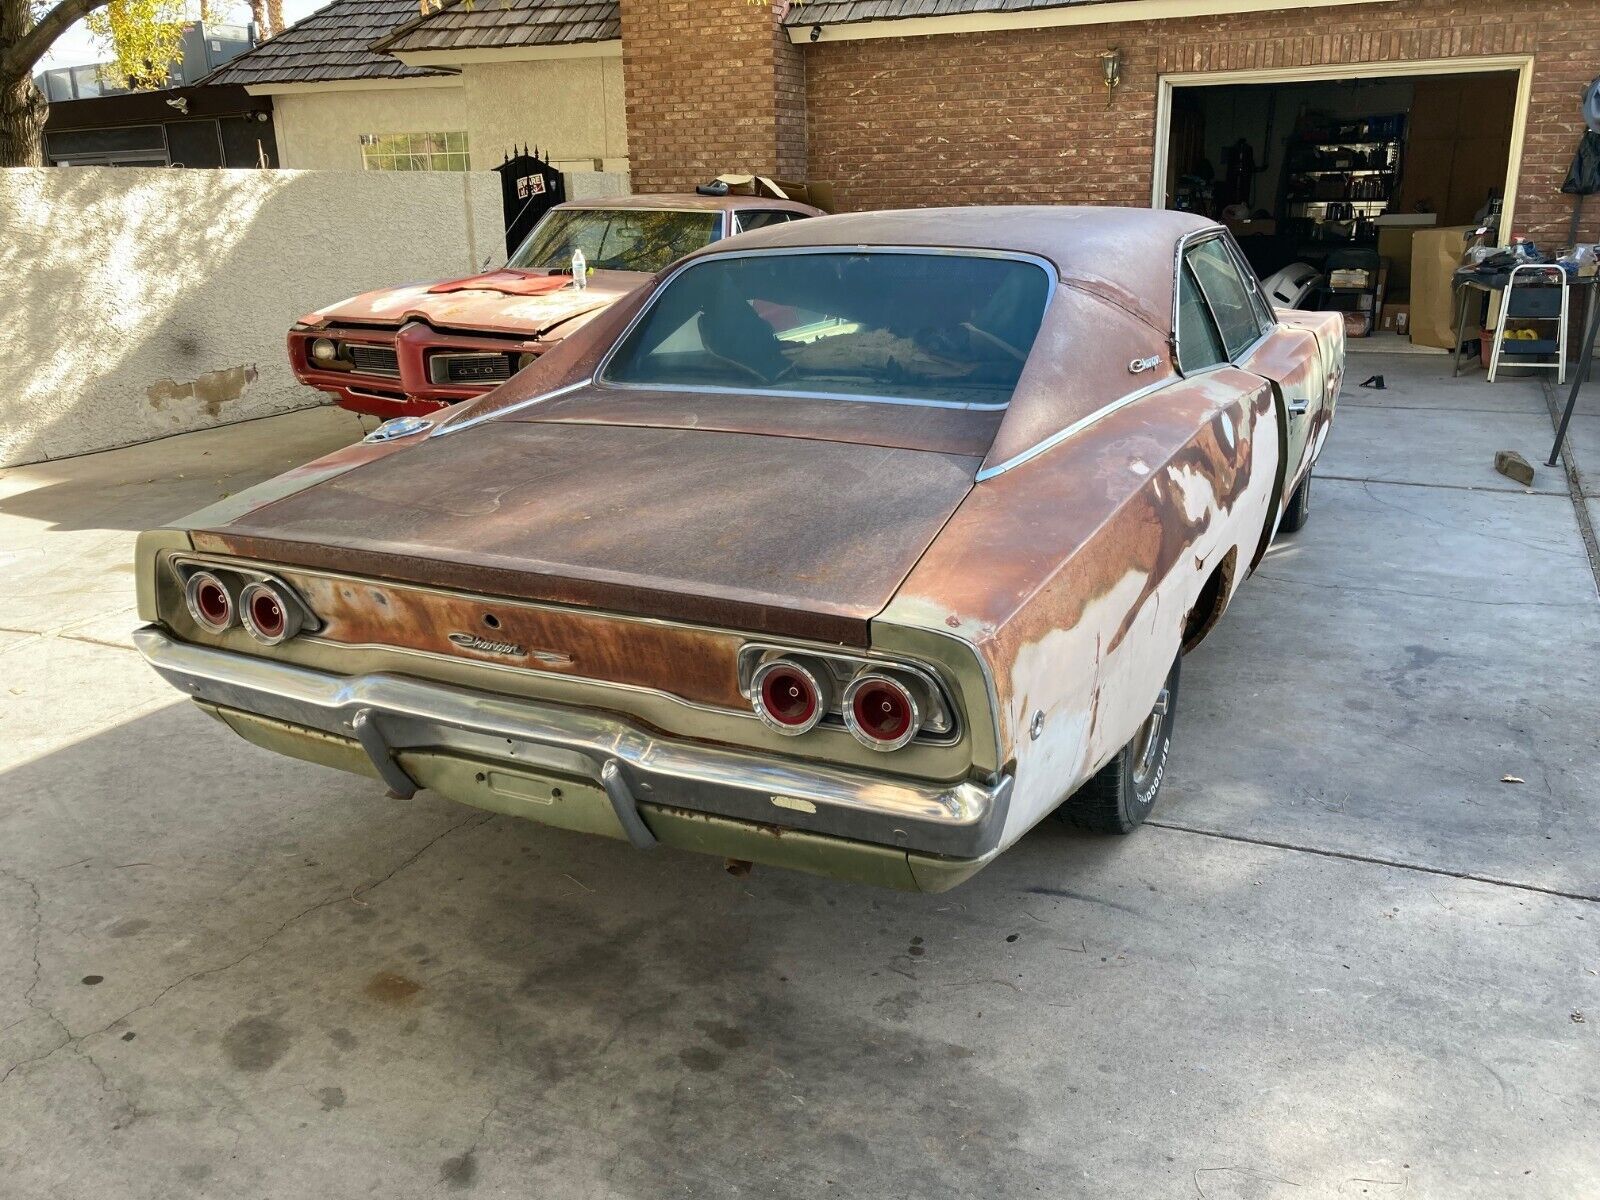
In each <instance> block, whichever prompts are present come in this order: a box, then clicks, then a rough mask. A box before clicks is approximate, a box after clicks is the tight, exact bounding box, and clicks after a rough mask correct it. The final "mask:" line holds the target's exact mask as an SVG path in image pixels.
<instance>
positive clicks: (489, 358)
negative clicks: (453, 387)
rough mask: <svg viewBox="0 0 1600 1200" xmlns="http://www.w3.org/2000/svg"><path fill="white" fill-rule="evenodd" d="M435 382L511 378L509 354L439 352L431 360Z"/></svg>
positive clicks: (497, 381) (468, 381) (485, 381)
mask: <svg viewBox="0 0 1600 1200" xmlns="http://www.w3.org/2000/svg"><path fill="white" fill-rule="evenodd" d="M432 374H433V381H434V382H435V383H501V382H503V381H504V380H507V379H510V378H511V356H510V355H509V354H440V355H437V356H436V357H435V358H434V360H433V372H432Z"/></svg>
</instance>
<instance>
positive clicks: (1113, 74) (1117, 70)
mask: <svg viewBox="0 0 1600 1200" xmlns="http://www.w3.org/2000/svg"><path fill="white" fill-rule="evenodd" d="M1100 70H1101V73H1102V74H1104V75H1105V80H1106V107H1107V108H1110V107H1111V97H1112V95H1113V94H1114V93H1115V92H1116V90H1117V85H1118V84H1119V83H1121V82H1122V51H1121V50H1118V49H1117V48H1116V47H1115V46H1113V47H1112V48H1111V49H1110V50H1102V51H1101V52H1100Z"/></svg>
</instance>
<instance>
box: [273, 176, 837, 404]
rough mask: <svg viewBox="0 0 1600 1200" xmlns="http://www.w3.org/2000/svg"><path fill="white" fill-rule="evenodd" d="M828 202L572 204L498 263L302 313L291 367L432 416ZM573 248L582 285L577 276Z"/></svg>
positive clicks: (741, 199) (696, 198)
mask: <svg viewBox="0 0 1600 1200" xmlns="http://www.w3.org/2000/svg"><path fill="white" fill-rule="evenodd" d="M820 211H821V210H820V209H816V208H812V207H811V206H810V205H808V204H799V203H796V202H794V201H792V200H779V199H771V198H768V197H765V196H748V195H725V196H703V195H700V194H698V193H691V194H689V195H660V196H613V197H609V198H607V199H603V200H572V201H568V202H567V203H565V204H558V205H556V206H555V207H554V208H552V209H551V210H550V211H549V212H547V213H546V214H545V215H544V216H543V217H542V218H541V219H540V221H539V223H538V224H537V225H535V226H534V227H533V229H532V230H531V231H530V232H529V234H528V236H527V238H526V239H524V241H523V243H522V245H520V246H518V247H517V249H516V251H515V252H514V253H513V254H512V255H511V257H510V259H509V260H508V261H507V262H506V265H505V266H503V267H501V268H500V269H499V270H496V271H485V272H483V273H482V274H479V275H470V276H468V277H466V278H464V279H446V280H444V281H442V282H440V283H416V284H407V285H406V286H404V287H394V288H381V289H379V290H378V291H375V292H366V293H363V294H362V295H360V296H354V297H352V298H351V299H349V300H342V301H340V302H339V303H338V304H330V305H329V306H328V307H326V308H320V309H318V310H317V311H316V312H314V313H308V314H307V315H306V316H303V317H301V318H300V319H299V320H298V321H296V322H295V324H294V327H293V328H292V329H291V330H290V331H289V365H290V367H291V368H292V369H293V370H294V373H295V378H297V379H298V380H300V382H301V383H303V384H306V385H307V386H309V387H314V388H318V389H320V390H322V391H324V392H327V393H328V394H329V395H331V396H332V397H333V398H334V400H335V402H336V403H338V404H339V405H340V406H341V407H343V408H348V409H350V410H351V411H352V412H358V413H365V414H367V415H370V416H375V417H398V416H404V415H407V414H411V415H416V414H422V413H431V412H436V411H437V410H439V409H441V408H446V407H448V406H449V405H452V404H458V403H460V402H461V401H463V400H471V399H474V398H475V397H478V396H481V395H483V394H484V393H485V392H487V391H489V390H490V389H492V388H495V387H498V386H499V385H500V384H501V383H503V382H505V381H506V380H507V379H510V378H511V376H512V375H514V374H516V373H517V372H518V371H520V370H522V369H523V368H524V367H526V366H527V365H528V364H529V363H531V362H533V361H534V360H535V359H537V358H538V357H539V356H540V355H541V354H544V353H545V352H546V351H547V350H549V349H550V348H551V347H552V346H554V345H556V344H557V343H559V342H560V341H561V339H562V338H564V337H567V336H569V335H570V334H572V333H575V332H576V331H577V330H579V329H581V328H583V326H584V323H585V322H587V321H590V320H592V319H593V318H594V317H595V316H596V315H597V314H599V313H600V312H602V311H604V310H605V308H606V307H607V306H608V305H610V304H614V303H616V301H617V300H619V299H620V298H621V297H623V296H626V295H627V294H628V293H629V292H631V291H632V290H633V289H634V288H636V287H638V286H639V285H640V284H642V283H645V282H647V281H648V280H649V278H650V276H651V275H653V274H654V273H655V272H657V271H659V270H661V268H662V267H665V266H666V265H667V264H668V263H670V262H672V261H673V260H674V259H678V258H682V257H683V256H684V255H685V254H688V253H689V252H690V251H691V250H698V249H699V248H700V247H702V246H705V245H707V244H709V243H711V242H715V241H718V240H720V239H721V238H725V237H732V236H733V235H734V234H736V233H743V232H746V231H748V230H752V229H763V228H765V227H766V226H768V225H777V224H782V223H783V222H785V221H798V220H800V219H802V218H805V217H814V216H816V215H817V214H818V213H819V212H820ZM578 250H581V251H582V252H583V255H584V259H585V261H586V263H587V265H588V271H587V273H586V274H585V276H584V278H583V279H582V280H575V279H574V278H573V275H572V256H573V252H574V251H578Z"/></svg>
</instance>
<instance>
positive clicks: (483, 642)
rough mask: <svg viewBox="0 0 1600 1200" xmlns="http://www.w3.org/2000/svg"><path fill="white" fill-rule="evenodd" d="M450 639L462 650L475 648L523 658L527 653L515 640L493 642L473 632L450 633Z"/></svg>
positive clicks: (484, 652)
mask: <svg viewBox="0 0 1600 1200" xmlns="http://www.w3.org/2000/svg"><path fill="white" fill-rule="evenodd" d="M450 640H451V641H452V642H454V643H455V644H456V645H458V646H460V647H461V648H462V649H463V650H477V651H479V652H481V653H483V654H506V655H509V656H510V657H512V658H525V657H527V654H528V652H527V651H526V650H524V649H523V648H522V647H521V646H519V645H517V644H516V643H515V642H493V641H490V640H489V639H488V638H481V637H479V636H478V635H477V634H475V633H452V634H451V635H450Z"/></svg>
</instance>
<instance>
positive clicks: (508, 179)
mask: <svg viewBox="0 0 1600 1200" xmlns="http://www.w3.org/2000/svg"><path fill="white" fill-rule="evenodd" d="M512 149H513V150H515V149H516V147H515V146H513V147H512ZM495 170H496V171H499V172H500V203H501V206H502V208H503V210H504V212H505V219H506V253H507V254H511V253H513V252H514V251H515V250H516V248H517V247H518V246H520V245H521V244H522V240H523V238H525V237H527V236H528V231H529V230H530V229H532V228H533V227H534V225H535V224H536V223H537V222H538V220H539V218H540V217H542V216H544V214H545V212H546V211H547V210H548V209H549V208H550V207H551V206H552V205H555V204H560V203H561V202H562V201H563V200H565V199H566V198H567V185H566V183H565V182H564V181H563V180H562V178H561V172H560V171H558V170H556V169H555V168H554V167H552V166H551V165H550V164H549V163H547V162H545V161H544V159H542V158H540V157H539V151H538V150H537V149H536V150H534V151H533V153H531V154H530V153H528V148H527V147H526V146H524V147H523V148H522V153H521V154H513V155H512V156H511V157H510V158H507V159H506V160H505V162H503V163H501V164H500V165H499V166H498V167H496V168H495Z"/></svg>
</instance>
